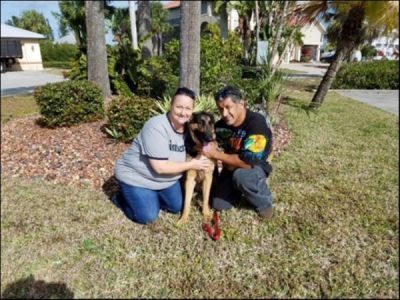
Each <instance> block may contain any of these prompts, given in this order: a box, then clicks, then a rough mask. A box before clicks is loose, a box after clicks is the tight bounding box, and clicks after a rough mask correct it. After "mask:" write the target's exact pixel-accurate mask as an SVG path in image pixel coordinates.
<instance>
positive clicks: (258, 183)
mask: <svg viewBox="0 0 400 300" xmlns="http://www.w3.org/2000/svg"><path fill="white" fill-rule="evenodd" d="M242 195H243V196H244V198H245V200H246V201H247V202H249V203H250V204H251V205H252V206H253V207H254V208H255V210H256V211H257V212H260V211H262V210H264V209H266V208H268V207H272V202H273V197H272V193H271V191H270V190H269V188H268V185H267V176H266V175H265V172H264V171H263V169H262V168H261V167H259V166H255V167H253V168H251V169H241V168H239V169H236V170H235V171H233V172H232V171H229V170H226V169H223V170H222V172H221V174H220V175H219V176H218V178H217V179H216V182H215V185H214V187H213V190H212V193H211V198H212V206H213V208H214V209H216V210H219V211H221V210H227V209H230V208H232V207H233V206H234V205H236V204H238V203H239V201H240V199H241V196H242Z"/></svg>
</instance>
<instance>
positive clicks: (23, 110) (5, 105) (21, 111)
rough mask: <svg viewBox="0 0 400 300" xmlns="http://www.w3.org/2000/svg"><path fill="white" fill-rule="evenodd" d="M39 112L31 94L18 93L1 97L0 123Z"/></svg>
mask: <svg viewBox="0 0 400 300" xmlns="http://www.w3.org/2000/svg"><path fill="white" fill-rule="evenodd" d="M38 113H39V107H38V106H37V104H36V102H35V100H34V99H33V95H18V96H7V97H1V124H4V123H6V122H8V121H10V120H13V119H15V118H19V117H26V116H31V115H35V114H38Z"/></svg>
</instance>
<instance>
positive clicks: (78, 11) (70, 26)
mask: <svg viewBox="0 0 400 300" xmlns="http://www.w3.org/2000/svg"><path fill="white" fill-rule="evenodd" d="M58 7H59V9H60V13H56V12H52V14H53V16H54V17H55V18H56V19H57V22H58V25H59V28H60V32H59V34H60V36H64V35H66V34H67V33H68V32H69V31H72V32H73V34H74V37H75V40H76V43H77V45H78V47H79V49H80V50H81V52H83V53H86V36H87V34H86V23H85V1H82V0H78V1H67V0H62V1H59V2H58Z"/></svg>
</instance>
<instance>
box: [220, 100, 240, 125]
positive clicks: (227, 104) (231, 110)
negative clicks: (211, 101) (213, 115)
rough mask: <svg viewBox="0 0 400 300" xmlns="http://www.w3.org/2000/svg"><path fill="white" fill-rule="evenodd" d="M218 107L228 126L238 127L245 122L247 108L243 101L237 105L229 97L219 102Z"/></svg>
mask: <svg viewBox="0 0 400 300" xmlns="http://www.w3.org/2000/svg"><path fill="white" fill-rule="evenodd" d="M217 105H218V110H219V113H220V114H221V117H222V119H223V120H224V121H225V123H226V124H227V125H231V126H235V127H236V126H239V125H240V124H241V123H242V122H243V121H244V116H245V112H246V108H245V106H244V101H243V100H240V102H239V103H235V102H233V101H232V99H231V98H230V97H227V98H225V99H224V100H223V101H219V102H218V104H217Z"/></svg>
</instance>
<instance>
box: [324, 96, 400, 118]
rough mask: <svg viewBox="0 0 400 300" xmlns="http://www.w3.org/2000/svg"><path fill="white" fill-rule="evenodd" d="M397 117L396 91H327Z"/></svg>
mask: <svg viewBox="0 0 400 300" xmlns="http://www.w3.org/2000/svg"><path fill="white" fill-rule="evenodd" d="M329 91H333V92H336V93H338V94H340V95H342V96H345V97H349V98H352V99H354V100H357V101H360V102H363V103H366V104H369V105H372V106H375V107H378V108H380V109H383V110H384V111H387V112H390V113H393V114H395V115H397V116H398V115H399V91H398V90H329Z"/></svg>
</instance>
